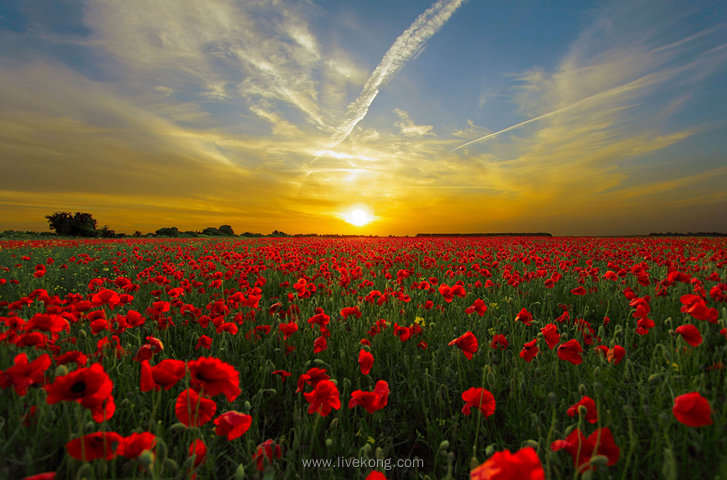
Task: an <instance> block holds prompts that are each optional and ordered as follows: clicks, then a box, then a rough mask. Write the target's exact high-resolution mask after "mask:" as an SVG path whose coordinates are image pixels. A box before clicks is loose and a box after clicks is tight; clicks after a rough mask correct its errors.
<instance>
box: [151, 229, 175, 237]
mask: <svg viewBox="0 0 727 480" xmlns="http://www.w3.org/2000/svg"><path fill="white" fill-rule="evenodd" d="M155 233H156V234H157V236H159V237H178V236H179V229H178V228H177V227H164V228H160V229H159V230H157V231H156V232H155Z"/></svg>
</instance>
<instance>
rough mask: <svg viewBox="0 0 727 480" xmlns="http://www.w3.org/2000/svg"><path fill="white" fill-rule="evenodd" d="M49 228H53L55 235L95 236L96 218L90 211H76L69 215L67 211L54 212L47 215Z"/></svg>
mask: <svg viewBox="0 0 727 480" xmlns="http://www.w3.org/2000/svg"><path fill="white" fill-rule="evenodd" d="M45 218H47V219H48V223H49V224H50V229H51V230H55V232H56V234H57V235H68V236H72V237H95V236H96V233H97V232H96V220H95V219H94V218H93V216H92V215H91V214H90V213H81V212H76V213H75V214H74V215H71V214H70V213H69V212H56V213H54V214H53V215H47V216H46V217H45Z"/></svg>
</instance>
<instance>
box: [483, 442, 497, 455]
mask: <svg viewBox="0 0 727 480" xmlns="http://www.w3.org/2000/svg"><path fill="white" fill-rule="evenodd" d="M494 453H495V445H494V444H490V445H488V446H487V448H485V456H486V457H488V458H489V457H491V456H492V455H493V454H494Z"/></svg>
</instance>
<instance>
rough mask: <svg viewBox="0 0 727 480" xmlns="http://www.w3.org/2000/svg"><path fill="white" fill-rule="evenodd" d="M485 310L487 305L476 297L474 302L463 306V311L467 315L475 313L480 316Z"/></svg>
mask: <svg viewBox="0 0 727 480" xmlns="http://www.w3.org/2000/svg"><path fill="white" fill-rule="evenodd" d="M486 311H487V305H485V301H484V300H482V299H480V298H478V299H477V300H475V303H473V304H472V306H470V307H467V308H465V310H464V313H466V314H467V315H471V314H473V313H475V312H476V313H477V315H479V316H480V317H481V316H483V315H484V314H485V312H486Z"/></svg>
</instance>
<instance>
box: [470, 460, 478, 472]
mask: <svg viewBox="0 0 727 480" xmlns="http://www.w3.org/2000/svg"><path fill="white" fill-rule="evenodd" d="M479 466H480V461H479V460H477V457H472V458H470V470H474V469H475V468H477V467H479Z"/></svg>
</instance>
